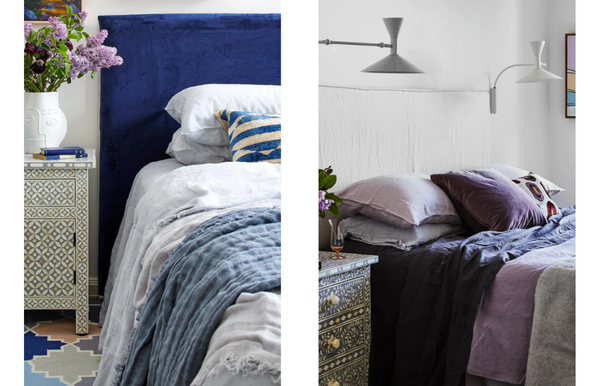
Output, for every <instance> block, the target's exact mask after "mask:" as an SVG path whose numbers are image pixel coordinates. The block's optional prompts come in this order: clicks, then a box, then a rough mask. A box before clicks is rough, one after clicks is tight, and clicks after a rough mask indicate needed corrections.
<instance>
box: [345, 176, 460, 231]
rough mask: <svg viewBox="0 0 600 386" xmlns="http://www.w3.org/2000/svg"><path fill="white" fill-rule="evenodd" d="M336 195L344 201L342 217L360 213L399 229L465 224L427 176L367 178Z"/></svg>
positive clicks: (447, 199)
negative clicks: (434, 224)
mask: <svg viewBox="0 0 600 386" xmlns="http://www.w3.org/2000/svg"><path fill="white" fill-rule="evenodd" d="M336 195H337V196H338V197H339V198H341V199H342V201H343V203H342V204H340V206H339V208H340V213H341V215H342V216H343V217H349V216H354V215H356V214H359V213H360V214H362V215H365V216H367V217H370V218H373V219H375V220H378V221H381V222H384V223H386V224H389V225H393V226H395V227H398V228H412V227H414V226H418V225H422V224H427V223H437V224H441V223H452V224H460V223H461V222H462V220H461V218H460V216H459V215H458V213H457V212H456V209H455V208H454V205H453V204H452V201H450V198H448V196H447V195H446V193H444V191H443V190H442V189H441V188H439V187H438V186H437V185H436V184H434V183H433V182H431V180H430V179H429V176H427V175H425V174H420V173H412V174H388V175H384V176H377V177H372V178H367V179H365V180H362V181H358V182H355V183H353V184H352V185H350V186H348V187H346V188H344V189H342V190H341V191H339V192H337V193H336Z"/></svg>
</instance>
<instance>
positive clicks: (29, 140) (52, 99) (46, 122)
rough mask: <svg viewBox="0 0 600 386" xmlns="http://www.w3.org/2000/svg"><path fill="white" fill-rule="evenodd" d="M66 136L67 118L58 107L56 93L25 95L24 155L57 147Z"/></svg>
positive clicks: (29, 93) (31, 93) (28, 93)
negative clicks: (44, 148)
mask: <svg viewBox="0 0 600 386" xmlns="http://www.w3.org/2000/svg"><path fill="white" fill-rule="evenodd" d="M66 134H67V118H66V117H65V114H63V112H62V111H61V109H60V107H58V92H26V93H25V153H39V152H40V148H41V147H56V146H59V145H60V143H61V142H62V140H63V139H64V138H65V135H66Z"/></svg>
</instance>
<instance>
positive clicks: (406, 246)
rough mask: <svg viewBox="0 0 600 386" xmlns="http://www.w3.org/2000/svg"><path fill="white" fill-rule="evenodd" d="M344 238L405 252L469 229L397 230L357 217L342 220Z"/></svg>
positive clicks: (426, 227)
mask: <svg viewBox="0 0 600 386" xmlns="http://www.w3.org/2000/svg"><path fill="white" fill-rule="evenodd" d="M341 224H342V230H343V233H344V237H347V238H349V239H354V240H358V241H361V242H363V243H365V244H370V245H378V246H384V247H386V246H390V247H394V248H397V249H400V250H403V251H409V250H411V249H412V248H413V247H416V246H419V245H421V244H425V243H428V242H430V241H433V240H437V239H439V238H440V237H444V236H445V237H448V236H454V235H457V234H460V233H463V232H466V231H467V230H468V229H467V228H465V227H464V226H462V225H457V224H446V223H444V224H423V225H420V226H418V227H414V228H397V227H394V226H391V225H388V224H385V223H383V222H381V221H377V220H374V219H372V218H369V217H367V216H363V215H360V214H359V215H356V216H353V217H349V218H347V219H345V220H342V222H341Z"/></svg>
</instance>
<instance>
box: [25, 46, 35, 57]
mask: <svg viewBox="0 0 600 386" xmlns="http://www.w3.org/2000/svg"><path fill="white" fill-rule="evenodd" d="M36 52H37V46H36V45H35V44H33V43H25V53H26V54H27V55H33V54H35V53H36Z"/></svg>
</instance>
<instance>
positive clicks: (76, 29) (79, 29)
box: [75, 27, 83, 32]
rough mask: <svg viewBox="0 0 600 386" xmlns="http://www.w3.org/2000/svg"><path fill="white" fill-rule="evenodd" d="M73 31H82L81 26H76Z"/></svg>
mask: <svg viewBox="0 0 600 386" xmlns="http://www.w3.org/2000/svg"><path fill="white" fill-rule="evenodd" d="M75 31H77V32H82V31H83V27H77V28H75Z"/></svg>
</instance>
